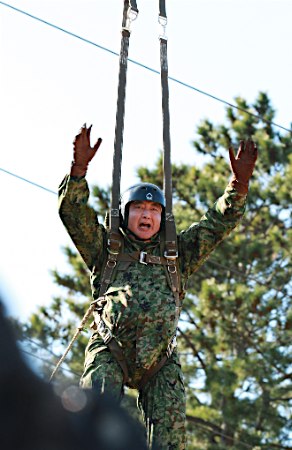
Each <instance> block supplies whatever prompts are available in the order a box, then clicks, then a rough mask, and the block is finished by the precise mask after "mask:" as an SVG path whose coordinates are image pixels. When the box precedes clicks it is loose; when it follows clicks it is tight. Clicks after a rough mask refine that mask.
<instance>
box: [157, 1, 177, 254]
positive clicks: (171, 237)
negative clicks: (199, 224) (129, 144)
mask: <svg viewBox="0 0 292 450" xmlns="http://www.w3.org/2000/svg"><path fill="white" fill-rule="evenodd" d="M158 22H159V24H160V25H161V26H162V33H161V35H160V36H159V39H160V66H161V89H162V115H163V147H164V152H163V155H164V157H163V165H164V167H163V169H164V170H163V171H164V180H163V184H164V186H163V188H164V194H165V200H166V207H165V219H166V221H165V239H166V242H165V246H166V254H165V256H166V257H168V258H173V259H175V258H176V257H177V245H176V228H175V222H174V217H173V213H172V174H171V156H170V153H171V150H170V147H171V146H170V119H169V89H168V61H167V37H166V33H165V31H166V25H167V16H166V10H165V0H160V1H159V18H158Z"/></svg>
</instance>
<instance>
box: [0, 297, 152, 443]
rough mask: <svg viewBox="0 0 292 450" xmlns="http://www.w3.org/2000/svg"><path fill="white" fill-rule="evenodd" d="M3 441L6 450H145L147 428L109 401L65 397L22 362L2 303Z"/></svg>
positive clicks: (74, 390) (85, 394)
mask: <svg viewBox="0 0 292 450" xmlns="http://www.w3.org/2000/svg"><path fill="white" fill-rule="evenodd" d="M0 442H1V448H3V449H5V450H95V449H96V450H144V449H145V450H146V449H147V446H146V441H145V438H144V429H143V427H142V425H140V424H139V423H137V422H136V421H134V419H132V418H131V417H130V416H129V415H128V414H127V413H126V411H124V410H123V409H121V407H120V406H119V405H118V404H117V403H115V402H114V401H113V400H111V399H110V398H105V397H104V396H102V397H97V396H96V395H95V393H94V392H93V391H85V390H81V389H79V388H78V387H76V386H70V387H69V388H68V387H67V389H66V390H64V391H63V393H62V394H61V396H60V397H59V396H57V395H56V394H55V393H54V390H53V387H52V385H50V384H48V383H46V382H44V381H42V380H41V379H40V378H38V377H37V376H36V375H35V374H34V373H33V372H32V371H31V369H30V368H29V367H28V366H27V365H26V363H25V362H24V361H23V359H22V357H21V355H20V351H19V349H18V347H17V345H16V340H15V337H14V333H13V331H12V328H11V326H10V323H9V321H8V320H7V319H6V318H5V316H4V308H3V304H2V303H1V300H0Z"/></svg>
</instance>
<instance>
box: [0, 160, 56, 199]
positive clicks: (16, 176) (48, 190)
mask: <svg viewBox="0 0 292 450" xmlns="http://www.w3.org/2000/svg"><path fill="white" fill-rule="evenodd" d="M0 170H2V172H5V173H7V174H8V175H11V176H12V177H15V178H18V179H19V180H21V181H25V182H26V183H29V184H31V185H32V186H36V187H38V188H40V189H43V190H44V191H47V192H50V194H55V195H58V194H57V192H55V191H52V190H51V189H48V188H46V187H44V186H42V185H41V184H38V183H35V182H34V181H30V180H28V179H27V178H24V177H21V176H20V175H16V174H15V173H12V172H9V170H5V169H3V168H2V167H0Z"/></svg>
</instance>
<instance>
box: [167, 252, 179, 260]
mask: <svg viewBox="0 0 292 450" xmlns="http://www.w3.org/2000/svg"><path fill="white" fill-rule="evenodd" d="M164 257H165V258H166V259H176V258H177V257H178V252H177V251H176V252H175V254H174V255H169V254H168V253H167V251H165V252H164Z"/></svg>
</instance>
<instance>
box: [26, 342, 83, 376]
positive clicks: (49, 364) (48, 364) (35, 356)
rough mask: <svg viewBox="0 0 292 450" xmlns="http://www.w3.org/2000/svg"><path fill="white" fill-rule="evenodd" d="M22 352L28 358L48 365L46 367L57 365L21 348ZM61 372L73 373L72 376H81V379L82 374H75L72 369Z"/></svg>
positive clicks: (61, 368)
mask: <svg viewBox="0 0 292 450" xmlns="http://www.w3.org/2000/svg"><path fill="white" fill-rule="evenodd" d="M20 351H21V352H22V353H25V354H26V355H28V356H31V357H33V358H36V359H38V360H40V361H42V362H43V363H44V364H46V365H47V366H49V367H55V364H53V363H51V362H49V361H48V360H47V359H45V358H41V357H40V356H38V355H36V354H34V353H31V352H28V351H27V350H24V349H23V348H21V349H20ZM60 370H62V371H63V372H69V373H71V374H73V375H76V376H79V377H80V374H78V373H76V372H73V370H71V369H66V368H65V367H60Z"/></svg>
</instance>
